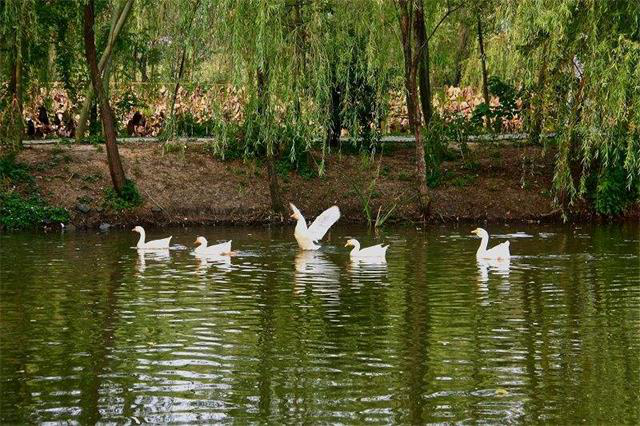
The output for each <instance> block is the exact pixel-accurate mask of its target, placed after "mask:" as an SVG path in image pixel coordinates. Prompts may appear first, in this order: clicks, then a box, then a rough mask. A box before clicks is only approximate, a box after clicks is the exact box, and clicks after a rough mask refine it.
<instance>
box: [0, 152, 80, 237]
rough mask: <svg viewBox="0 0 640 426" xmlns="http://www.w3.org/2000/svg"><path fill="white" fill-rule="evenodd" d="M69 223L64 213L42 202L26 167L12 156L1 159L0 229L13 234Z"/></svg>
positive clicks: (62, 210) (67, 216) (67, 214)
mask: <svg viewBox="0 0 640 426" xmlns="http://www.w3.org/2000/svg"><path fill="white" fill-rule="evenodd" d="M21 192H24V193H29V194H31V195H29V196H23V195H22V194H21ZM68 221H69V213H68V212H67V211H66V210H65V209H62V208H57V207H51V206H49V205H47V203H46V202H45V201H44V200H42V198H41V197H40V195H39V194H38V192H37V188H36V186H35V182H34V179H33V177H32V176H31V174H30V173H29V169H28V167H27V166H25V165H23V164H20V163H17V162H16V159H15V155H7V156H3V157H0V229H6V230H8V231H15V230H20V229H27V228H32V227H35V226H38V225H40V224H48V223H61V222H68Z"/></svg>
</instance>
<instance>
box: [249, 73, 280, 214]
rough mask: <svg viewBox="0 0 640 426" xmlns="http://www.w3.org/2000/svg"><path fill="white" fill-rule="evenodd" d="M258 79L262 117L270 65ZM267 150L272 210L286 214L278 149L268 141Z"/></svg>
mask: <svg viewBox="0 0 640 426" xmlns="http://www.w3.org/2000/svg"><path fill="white" fill-rule="evenodd" d="M256 78H257V83H258V98H259V102H260V104H259V108H258V113H259V114H260V115H262V116H264V114H265V113H266V111H267V107H268V102H269V93H268V89H267V87H268V81H267V80H268V78H269V68H268V65H266V66H265V69H264V70H261V69H258V71H257V72H256ZM261 120H264V117H261ZM266 145H267V146H265V149H266V157H267V174H268V176H269V193H270V195H271V209H272V210H273V211H274V212H276V213H278V214H284V213H285V209H284V204H283V203H282V196H281V195H280V184H279V183H278V174H277V173H276V164H275V163H276V156H277V151H276V148H275V147H274V146H273V145H272V144H271V146H269V145H270V143H269V142H268V141H267V144H266Z"/></svg>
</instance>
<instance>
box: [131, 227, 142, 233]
mask: <svg viewBox="0 0 640 426" xmlns="http://www.w3.org/2000/svg"><path fill="white" fill-rule="evenodd" d="M132 231H133V232H137V233H138V234H141V233H143V232H144V229H142V226H136V227H135V228H133V229H132Z"/></svg>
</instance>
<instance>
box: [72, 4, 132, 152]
mask: <svg viewBox="0 0 640 426" xmlns="http://www.w3.org/2000/svg"><path fill="white" fill-rule="evenodd" d="M132 5H133V0H126V3H121V4H120V7H119V8H118V9H117V10H116V11H115V12H114V18H115V19H112V21H111V29H110V30H109V38H108V41H107V46H106V47H105V49H104V52H102V56H101V57H100V63H99V64H98V70H99V72H100V75H102V74H103V72H104V70H105V67H106V65H107V63H108V61H109V59H110V58H111V54H112V52H113V47H114V46H115V41H116V38H117V37H118V34H120V30H122V27H123V26H124V23H125V21H126V20H127V17H128V16H129V12H130V11H131V6H132ZM93 98H94V92H93V88H92V87H88V88H87V91H86V93H85V98H84V101H83V102H82V108H81V109H80V120H79V121H78V128H77V129H76V142H80V141H81V140H82V139H83V138H84V136H85V134H86V133H87V128H88V126H87V124H88V123H87V121H88V119H89V114H91V105H93Z"/></svg>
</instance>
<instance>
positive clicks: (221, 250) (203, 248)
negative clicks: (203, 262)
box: [194, 237, 232, 256]
mask: <svg viewBox="0 0 640 426" xmlns="http://www.w3.org/2000/svg"><path fill="white" fill-rule="evenodd" d="M195 244H198V247H196V248H195V250H194V253H195V254H197V255H199V256H220V255H230V254H232V252H231V240H229V241H227V242H226V243H220V244H216V245H213V246H207V239H206V238H205V237H198V238H196V241H195Z"/></svg>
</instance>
